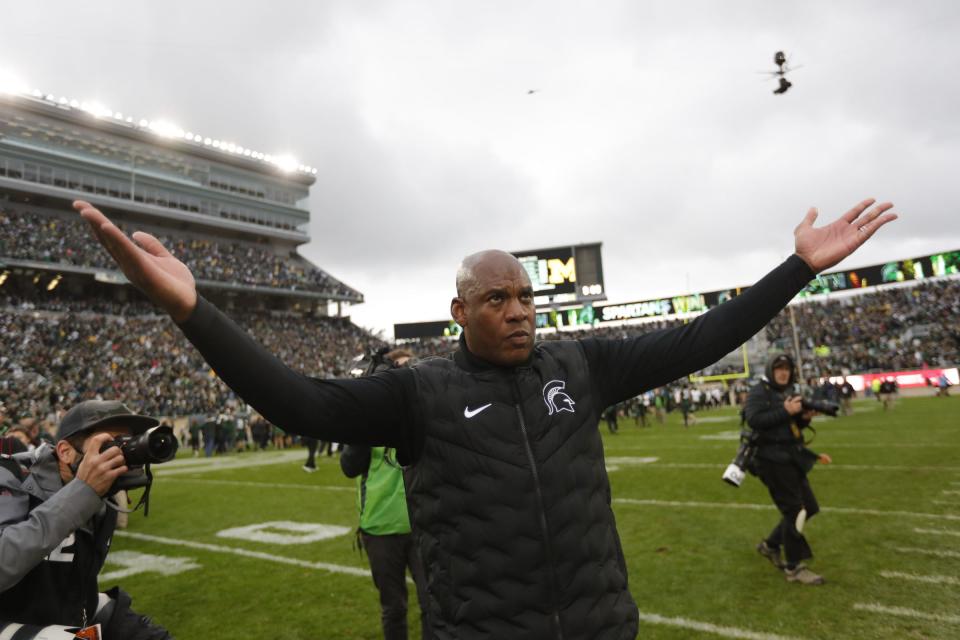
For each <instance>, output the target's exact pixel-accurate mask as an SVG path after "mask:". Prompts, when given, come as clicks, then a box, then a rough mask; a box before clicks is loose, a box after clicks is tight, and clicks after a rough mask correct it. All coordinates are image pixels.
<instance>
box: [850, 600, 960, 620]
mask: <svg viewBox="0 0 960 640" xmlns="http://www.w3.org/2000/svg"><path fill="white" fill-rule="evenodd" d="M853 608H854V609H856V610H858V611H870V612H872V613H885V614H887V615H891V616H903V617H906V618H917V619H919V620H930V621H931V622H949V623H951V624H960V616H955V615H950V614H947V613H927V612H925V611H917V610H916V609H907V608H906V607H888V606H885V605H882V604H877V603H875V602H867V603H864V602H857V603H855V604H854V605H853Z"/></svg>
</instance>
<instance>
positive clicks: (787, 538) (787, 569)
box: [744, 354, 836, 585]
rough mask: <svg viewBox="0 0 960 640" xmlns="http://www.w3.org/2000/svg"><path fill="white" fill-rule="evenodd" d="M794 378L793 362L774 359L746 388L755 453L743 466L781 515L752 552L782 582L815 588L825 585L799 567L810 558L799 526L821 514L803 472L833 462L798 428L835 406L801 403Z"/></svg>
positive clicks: (809, 552)
mask: <svg viewBox="0 0 960 640" xmlns="http://www.w3.org/2000/svg"><path fill="white" fill-rule="evenodd" d="M796 378H797V372H796V366H795V365H794V362H793V358H791V357H790V356H789V355H786V354H781V355H777V356H776V357H774V358H772V359H771V360H770V362H768V363H767V371H766V375H765V376H764V377H762V378H761V379H760V382H759V383H758V384H756V385H755V386H754V387H753V388H752V389H751V390H750V393H749V395H748V396H747V403H746V406H745V408H744V414H745V416H746V419H747V425H748V426H749V427H750V429H751V431H752V433H751V435H750V442H751V445H752V446H753V449H754V453H753V459H752V461H748V462H747V466H748V468H750V469H751V470H752V471H754V472H755V473H756V475H758V476H759V477H760V479H761V480H762V481H763V484H765V485H766V486H767V489H768V490H769V491H770V497H771V498H773V502H774V504H776V505H777V509H779V510H780V513H781V515H782V518H781V520H780V522H779V523H777V526H776V527H774V528H773V531H771V532H770V535H769V536H767V538H766V539H765V540H761V541H760V544H758V545H757V551H758V552H759V553H760V555H762V556H764V557H765V558H767V559H768V560H769V561H770V562H771V563H772V564H773V566H775V567H777V569H781V570H782V571H783V572H784V574H785V575H786V578H787V582H799V583H801V584H809V585H818V584H823V583H824V579H823V577H822V576H819V575H817V574H816V573H814V572H813V571H811V570H810V569H808V568H807V567H806V566H805V565H804V564H802V562H803V561H804V560H808V559H810V558H812V557H813V552H812V551H811V550H810V545H809V544H807V539H806V538H805V537H804V536H803V527H804V524H805V523H806V521H807V520H809V519H810V518H812V517H813V516H815V515H816V514H817V512H818V511H819V510H820V506H819V505H818V504H817V498H816V496H814V495H813V490H812V489H811V488H810V482H809V481H808V480H807V473H809V472H810V470H811V469H812V468H813V465H814V464H816V463H817V462H820V463H822V464H830V462H832V460H831V459H830V456H828V455H827V454H825V453H824V454H817V453H814V452H813V451H811V450H810V449H808V448H806V446H805V443H804V439H803V430H804V429H805V428H807V427H809V426H810V421H811V420H812V419H813V416H814V415H815V414H816V413H817V411H818V410H820V411H824V412H829V413H832V414H833V415H836V407H834V406H832V405H827V404H825V403H810V402H807V401H805V400H803V398H802V397H801V396H800V394H799V393H797V388H796V385H795V382H796ZM781 550H782V552H783V559H781Z"/></svg>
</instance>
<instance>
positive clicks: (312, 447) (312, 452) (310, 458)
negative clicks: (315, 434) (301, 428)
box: [300, 436, 320, 469]
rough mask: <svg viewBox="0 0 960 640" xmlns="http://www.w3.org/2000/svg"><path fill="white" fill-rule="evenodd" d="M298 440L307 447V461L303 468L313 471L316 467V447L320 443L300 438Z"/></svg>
mask: <svg viewBox="0 0 960 640" xmlns="http://www.w3.org/2000/svg"><path fill="white" fill-rule="evenodd" d="M300 440H301V441H302V442H303V444H305V445H307V461H306V462H305V463H304V464H303V466H305V467H310V468H312V469H315V468H316V467H317V445H319V444H320V443H319V442H318V441H317V439H316V438H309V437H307V436H301V437H300Z"/></svg>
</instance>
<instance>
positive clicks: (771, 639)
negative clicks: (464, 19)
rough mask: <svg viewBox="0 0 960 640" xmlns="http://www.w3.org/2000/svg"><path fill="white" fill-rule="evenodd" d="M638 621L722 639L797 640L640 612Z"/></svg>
mask: <svg viewBox="0 0 960 640" xmlns="http://www.w3.org/2000/svg"><path fill="white" fill-rule="evenodd" d="M640 620H642V621H643V622H648V623H650V624H662V625H666V626H669V627H680V628H681V629H692V630H693V631H702V632H704V633H713V634H715V635H718V636H723V637H724V638H742V639H743V640H797V638H796V636H780V635H777V634H774V633H763V632H760V631H750V630H748V629H738V628H737V627H723V626H720V625H716V624H711V623H709V622H698V621H697V620H688V619H686V618H669V617H667V616H661V615H658V614H656V613H644V612H642V611H641V612H640Z"/></svg>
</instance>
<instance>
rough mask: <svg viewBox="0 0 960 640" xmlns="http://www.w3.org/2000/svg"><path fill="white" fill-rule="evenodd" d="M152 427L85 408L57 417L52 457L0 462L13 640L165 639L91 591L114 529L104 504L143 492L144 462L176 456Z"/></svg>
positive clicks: (1, 556) (117, 407)
mask: <svg viewBox="0 0 960 640" xmlns="http://www.w3.org/2000/svg"><path fill="white" fill-rule="evenodd" d="M157 424H158V421H157V420H156V419H154V418H151V417H147V416H141V415H136V414H134V413H133V412H132V411H130V410H129V409H128V408H127V407H126V406H124V405H123V404H121V403H120V402H116V401H98V400H88V401H86V402H81V403H80V404H78V405H76V406H75V407H73V408H72V409H71V410H70V411H68V412H67V414H66V415H65V416H64V417H63V421H62V422H61V423H60V426H59V429H58V430H57V443H56V446H55V447H51V446H50V445H48V444H44V445H42V446H40V447H38V448H37V449H36V450H35V451H31V452H27V453H22V454H17V455H15V456H3V457H0V629H4V630H5V631H4V632H6V630H7V629H10V628H13V627H14V626H15V625H14V624H12V623H17V626H19V625H23V627H26V628H23V627H21V628H20V629H19V630H17V631H16V634H17V635H16V637H18V638H19V637H23V638H31V637H35V635H36V633H39V632H40V631H41V629H42V628H44V627H49V626H51V625H58V626H63V627H76V628H79V629H89V630H88V631H87V632H86V633H87V635H85V636H83V637H91V638H100V637H103V638H106V639H107V640H111V639H113V638H124V639H132V640H154V639H163V638H170V637H171V636H170V634H169V633H168V632H167V631H166V630H165V629H163V628H162V627H159V626H157V625H155V624H153V623H152V622H151V621H150V619H149V618H147V617H145V616H141V615H139V614H137V613H135V612H133V611H132V610H131V609H130V597H129V596H128V595H127V594H126V593H124V592H123V591H121V590H120V589H119V588H118V587H114V588H113V589H111V590H110V591H108V592H107V593H105V594H104V593H100V592H99V588H98V585H97V574H98V573H99V572H100V569H101V567H102V566H103V564H104V562H105V560H106V557H107V552H108V551H109V548H110V541H111V538H112V536H113V532H114V528H115V526H116V522H117V510H116V508H115V507H113V506H112V503H111V502H109V500H108V498H109V497H110V496H111V495H113V493H115V492H116V491H119V490H121V489H125V488H132V487H138V486H141V487H147V488H149V479H150V476H149V462H163V461H165V460H164V459H162V458H166V459H170V458H172V457H173V454H174V453H175V452H176V439H175V438H174V437H173V434H172V433H169V434H167V433H166V431H165V430H164V427H157ZM144 468H145V469H144ZM97 626H100V629H98V630H97V633H96V634H95V633H94V632H93V630H92V629H93V628H96V627H97ZM34 627H35V628H34ZM79 629H77V631H79ZM31 631H35V632H36V633H34V634H32V635H31V634H30V632H31ZM11 633H12V632H11ZM4 637H7V636H4ZM10 637H12V636H10Z"/></svg>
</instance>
